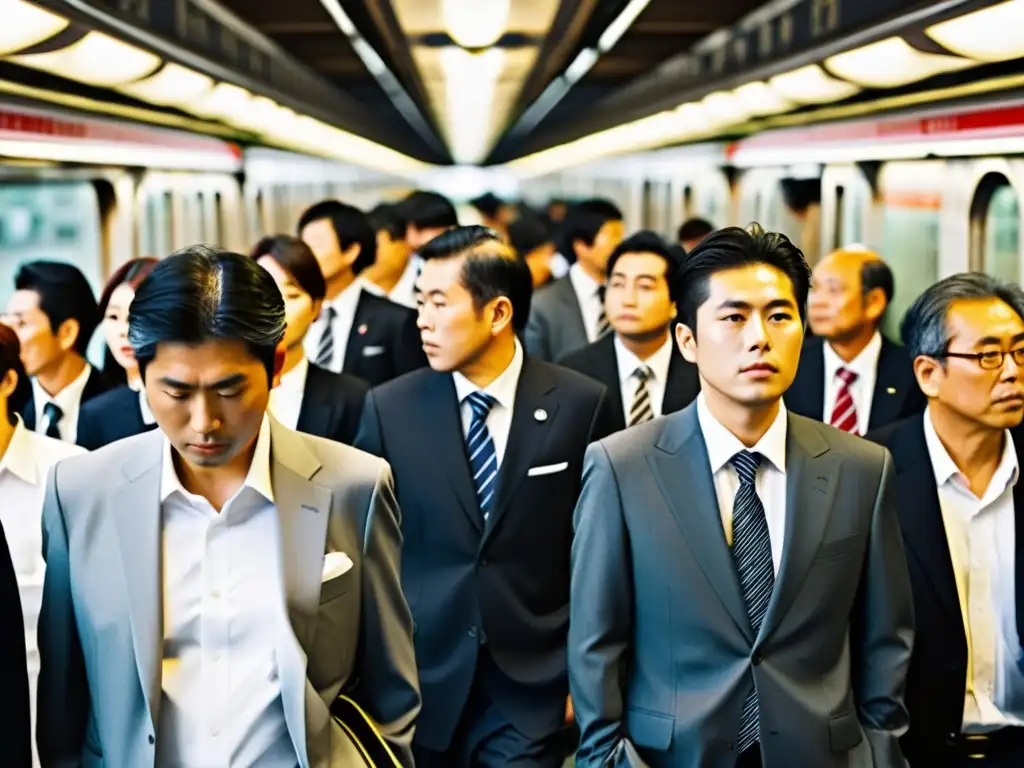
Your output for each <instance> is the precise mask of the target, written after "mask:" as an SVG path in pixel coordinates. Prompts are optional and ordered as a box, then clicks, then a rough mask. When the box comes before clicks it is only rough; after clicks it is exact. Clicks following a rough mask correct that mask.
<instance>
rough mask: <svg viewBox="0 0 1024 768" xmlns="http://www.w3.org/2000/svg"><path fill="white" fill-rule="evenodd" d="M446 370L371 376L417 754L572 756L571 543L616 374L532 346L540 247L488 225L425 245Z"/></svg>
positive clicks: (465, 763)
mask: <svg viewBox="0 0 1024 768" xmlns="http://www.w3.org/2000/svg"><path fill="white" fill-rule="evenodd" d="M420 254H421V256H422V257H423V260H424V262H423V270H422V272H421V274H420V277H419V280H418V282H417V293H418V296H419V301H420V315H419V325H420V329H421V331H422V334H423V344H424V347H425V349H426V350H427V356H428V359H429V360H430V366H431V368H432V370H423V371H416V372H414V373H411V374H408V375H406V376H404V377H402V378H400V379H397V380H395V381H393V382H390V383H388V384H386V385H384V386H382V387H379V388H377V389H374V390H372V391H371V392H370V394H369V396H368V398H367V403H366V407H365V409H364V411H363V422H362V426H361V428H360V432H359V437H358V438H357V440H356V445H357V446H358V447H360V448H363V449H364V450H368V451H370V452H371V453H375V454H377V455H379V456H381V457H383V458H385V459H386V460H387V461H388V463H389V464H390V465H391V467H392V470H393V472H394V474H395V483H396V485H395V488H396V493H397V496H398V502H399V505H400V507H401V509H402V529H403V536H404V546H403V548H402V555H403V562H402V574H403V585H404V589H405V594H406V597H407V599H408V601H409V605H410V608H411V610H412V613H413V620H414V635H415V644H416V656H417V662H418V666H419V670H420V681H421V688H422V694H423V708H422V710H421V712H420V718H419V721H418V723H417V726H416V735H415V742H414V748H415V756H416V765H417V766H418V767H419V768H431V766H437V767H438V768H469V766H471V765H472V766H485V767H486V768H491V767H492V766H493V767H494V768H497V767H498V766H507V765H517V766H537V767H538V768H540V767H544V768H546V767H547V766H552V767H553V768H554V767H555V766H558V765H560V764H561V762H562V755H563V752H562V749H563V747H562V742H561V741H560V739H559V738H558V734H559V730H560V729H561V727H562V726H563V724H564V722H565V707H566V698H567V694H568V683H567V680H566V668H565V657H566V633H567V630H568V619H569V606H568V602H569V584H568V575H569V548H570V542H571V540H572V521H571V518H572V509H573V506H574V504H575V503H576V497H577V493H578V490H579V477H580V470H581V468H582V462H583V453H584V450H585V449H586V446H587V443H588V442H589V441H590V440H591V439H592V438H593V437H595V432H596V430H597V429H598V427H597V426H596V425H597V424H598V422H599V419H598V417H599V414H600V413H601V411H602V401H603V398H604V388H603V387H602V386H601V385H599V384H597V383H596V382H593V381H591V380H589V379H587V378H586V377H583V376H580V375H579V374H577V373H575V372H573V371H568V370H566V369H564V368H559V367H557V366H554V365H550V364H548V363H544V362H541V361H538V360H534V359H531V358H529V357H526V356H525V355H524V353H523V349H522V345H521V344H520V343H519V341H518V339H517V336H516V331H517V330H519V329H520V328H521V327H522V325H523V324H524V318H525V317H526V316H527V312H528V311H529V304H530V293H531V288H532V286H531V278H530V272H529V268H528V267H527V266H526V264H525V262H523V261H522V260H521V259H518V258H516V257H515V255H514V254H513V252H512V251H511V249H510V248H509V247H508V246H506V245H505V244H504V243H502V242H501V241H500V240H499V239H498V238H497V236H496V235H495V234H494V233H493V232H492V231H491V230H488V229H486V228H484V227H461V228H459V229H455V230H452V231H451V232H447V233H445V234H443V235H441V236H439V237H437V238H435V239H434V240H433V241H431V242H430V243H428V244H427V245H426V246H424V247H423V249H422V250H421V251H420Z"/></svg>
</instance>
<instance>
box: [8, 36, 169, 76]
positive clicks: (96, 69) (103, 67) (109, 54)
mask: <svg viewBox="0 0 1024 768" xmlns="http://www.w3.org/2000/svg"><path fill="white" fill-rule="evenodd" d="M9 60H10V61H13V62H14V63H15V64H21V65H23V66H26V67H32V68H33V69H41V70H43V71H45V72H50V73H52V74H54V75H60V76H61V77H66V78H68V79H69V80H76V81H78V82H80V83H87V84H89V85H96V86H100V87H104V88H109V87H113V86H117V85H124V84H126V83H130V82H132V81H134V80H139V79H140V78H143V77H146V76H147V75H150V74H152V73H153V72H154V71H155V70H156V68H157V67H159V66H160V63H161V62H160V58H159V57H158V56H155V55H153V54H152V53H149V52H147V51H144V50H142V49H141V48H136V47H135V46H134V45H129V44H128V43H122V42H121V41H120V40H115V39H114V38H112V37H110V36H108V35H105V34H103V33H102V32H89V33H88V34H87V35H85V37H83V38H81V39H80V40H78V41H76V42H74V43H72V44H71V45H69V46H67V47H65V48H61V49H60V50H57V51H48V52H46V53H34V54H24V55H17V56H10V57H9Z"/></svg>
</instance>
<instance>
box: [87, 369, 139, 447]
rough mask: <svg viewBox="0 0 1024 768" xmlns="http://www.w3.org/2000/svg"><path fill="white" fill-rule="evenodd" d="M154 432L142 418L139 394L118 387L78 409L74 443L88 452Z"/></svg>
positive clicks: (125, 385) (123, 387)
mask: <svg viewBox="0 0 1024 768" xmlns="http://www.w3.org/2000/svg"><path fill="white" fill-rule="evenodd" d="M151 429H156V424H147V423H146V422H145V421H143V418H142V406H141V405H140V404H139V393H138V392H136V391H135V390H134V389H132V388H131V387H129V386H128V385H127V384H122V385H121V386H120V387H117V388H115V389H112V390H110V391H109V392H104V393H103V394H102V395H100V396H99V397H96V398H93V399H92V400H90V401H89V402H88V403H85V404H84V405H83V406H82V410H81V411H79V414H78V444H79V445H80V446H82V447H83V448H85V449H86V450H89V451H94V450H96V449H97V448H102V447H103V446H105V445H110V444H111V443H113V442H116V441H117V440H123V439H124V438H126V437H132V436H133V435H141V434H142V433H143V432H149V431H150V430H151Z"/></svg>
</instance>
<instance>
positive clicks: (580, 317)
mask: <svg viewBox="0 0 1024 768" xmlns="http://www.w3.org/2000/svg"><path fill="white" fill-rule="evenodd" d="M622 236H623V223H622V212H621V211H620V210H619V209H618V208H616V207H615V204H614V203H611V202H609V201H607V200H587V201H586V202H583V203H580V204H579V205H577V206H575V207H574V208H573V209H572V210H571V211H570V212H569V214H568V215H567V216H566V220H565V223H564V225H563V231H562V233H561V236H560V239H561V241H562V245H561V247H562V251H563V252H564V253H572V254H573V255H574V256H575V259H576V263H574V264H573V265H572V266H571V267H570V268H569V274H567V275H566V276H565V277H562V278H559V279H558V280H556V281H555V282H553V283H551V284H549V285H547V286H545V287H543V288H541V289H540V290H538V291H537V292H536V293H535V294H534V296H533V301H532V303H531V306H530V319H529V322H528V324H527V326H526V334H525V345H526V351H527V353H528V354H529V355H530V356H532V357H538V358H540V359H541V360H547V361H548V362H549V363H553V362H555V361H556V360H560V359H562V358H563V357H565V356H566V355H568V354H570V353H571V352H575V351H576V350H578V349H582V348H583V347H585V346H587V344H590V343H592V342H594V341H597V340H598V339H599V338H600V337H601V336H603V335H604V334H605V333H607V332H608V331H609V330H610V329H611V324H610V323H609V321H608V317H607V316H606V314H605V311H604V279H605V271H606V268H607V266H608V258H609V257H610V256H611V254H612V251H614V250H615V249H616V248H617V247H618V245H619V243H620V242H622Z"/></svg>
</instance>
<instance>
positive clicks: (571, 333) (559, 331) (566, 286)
mask: <svg viewBox="0 0 1024 768" xmlns="http://www.w3.org/2000/svg"><path fill="white" fill-rule="evenodd" d="M524 343H525V346H526V351H527V353H528V354H529V355H531V356H532V357H538V358H540V359H541V360H547V361H548V362H549V363H553V362H555V361H556V360H560V359H562V358H563V357H564V356H565V355H568V354H569V353H570V352H575V351H576V350H578V349H582V348H583V347H585V346H587V344H588V343H589V340H588V338H587V329H586V328H585V327H584V326H583V313H582V312H581V311H580V303H579V301H578V300H577V299H576V291H575V290H573V287H572V281H570V280H569V276H568V275H566V276H565V277H562V278H559V279H558V280H556V281H555V282H553V283H551V285H546V286H544V287H543V288H541V289H540V290H539V291H537V292H536V293H535V294H534V295H533V300H532V302H531V303H530V319H529V322H528V323H527V325H526V338H525V342H524Z"/></svg>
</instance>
